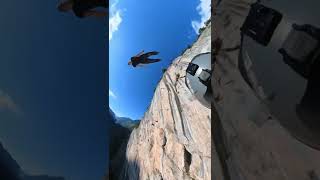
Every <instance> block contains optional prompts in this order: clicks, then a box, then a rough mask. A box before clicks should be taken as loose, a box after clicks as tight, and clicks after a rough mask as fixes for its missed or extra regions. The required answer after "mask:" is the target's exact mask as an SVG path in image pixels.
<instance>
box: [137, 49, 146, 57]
mask: <svg viewBox="0 0 320 180" xmlns="http://www.w3.org/2000/svg"><path fill="white" fill-rule="evenodd" d="M143 53H144V50H142V51H141V52H140V53H139V54H137V55H136V57H138V56H141V55H142V54H143Z"/></svg>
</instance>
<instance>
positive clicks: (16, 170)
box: [0, 143, 64, 180]
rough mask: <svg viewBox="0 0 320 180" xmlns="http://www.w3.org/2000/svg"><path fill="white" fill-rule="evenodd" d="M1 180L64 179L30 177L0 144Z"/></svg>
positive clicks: (42, 176) (58, 178)
mask: <svg viewBox="0 0 320 180" xmlns="http://www.w3.org/2000/svg"><path fill="white" fill-rule="evenodd" d="M0 179H1V180H64V178H63V177H50V176H47V175H37V176H33V175H28V174H26V173H25V172H23V171H22V169H21V167H20V165H19V164H18V163H17V162H16V161H15V160H14V159H13V157H12V156H11V155H10V154H9V152H8V151H7V150H6V149H5V148H4V147H3V146H2V144H1V143H0Z"/></svg>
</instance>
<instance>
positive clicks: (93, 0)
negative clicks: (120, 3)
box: [58, 0, 109, 18]
mask: <svg viewBox="0 0 320 180" xmlns="http://www.w3.org/2000/svg"><path fill="white" fill-rule="evenodd" d="M97 7H104V8H108V7H109V0H108V1H107V0H65V1H64V2H62V3H60V4H59V5H58V10H59V11H60V12H68V11H70V10H72V11H73V12H74V14H75V15H76V16H77V17H79V18H84V17H88V16H95V17H106V16H107V15H108V13H107V11H97V10H94V8H97Z"/></svg>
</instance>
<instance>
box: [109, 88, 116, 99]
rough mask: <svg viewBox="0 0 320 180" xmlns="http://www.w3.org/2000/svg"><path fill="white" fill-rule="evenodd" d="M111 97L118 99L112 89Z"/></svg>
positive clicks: (110, 91)
mask: <svg viewBox="0 0 320 180" xmlns="http://www.w3.org/2000/svg"><path fill="white" fill-rule="evenodd" d="M109 96H110V97H112V98H113V99H117V96H116V94H115V93H114V92H113V91H112V90H110V89H109Z"/></svg>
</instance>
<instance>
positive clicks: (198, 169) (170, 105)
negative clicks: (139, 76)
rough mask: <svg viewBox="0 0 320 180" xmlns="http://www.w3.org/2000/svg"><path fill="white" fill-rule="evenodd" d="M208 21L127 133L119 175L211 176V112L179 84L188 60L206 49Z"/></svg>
mask: <svg viewBox="0 0 320 180" xmlns="http://www.w3.org/2000/svg"><path fill="white" fill-rule="evenodd" d="M210 43H211V24H208V25H207V27H206V28H205V30H204V31H202V33H201V35H200V36H199V38H198V40H197V41H196V42H195V43H194V44H193V46H192V47H191V48H190V49H187V50H186V51H185V52H184V54H183V55H181V56H180V57H178V58H176V59H175V60H174V61H173V63H172V65H171V66H170V67H169V68H168V69H167V71H166V72H165V73H164V74H163V77H162V79H161V81H160V82H159V84H158V86H157V88H156V90H155V93H154V97H153V100H152V102H151V105H150V107H149V109H148V111H147V112H146V113H145V115H144V117H143V119H142V120H141V122H140V125H139V127H138V128H137V129H134V130H133V131H132V133H131V136H130V139H129V142H128V144H127V149H126V159H127V162H126V163H125V166H124V168H123V169H122V173H121V177H119V179H134V180H135V179H159V180H160V179H171V180H173V179H208V180H209V179H211V110H210V109H208V108H206V107H204V106H203V105H201V104H200V103H199V102H198V101H197V100H196V99H195V97H193V95H192V94H191V93H190V91H189V89H188V88H187V86H186V83H185V75H186V72H185V70H186V68H187V66H188V63H189V62H190V61H191V60H192V58H193V57H194V56H196V55H198V54H200V53H205V52H210V51H211V44H210Z"/></svg>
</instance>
